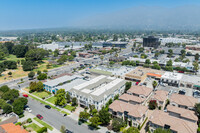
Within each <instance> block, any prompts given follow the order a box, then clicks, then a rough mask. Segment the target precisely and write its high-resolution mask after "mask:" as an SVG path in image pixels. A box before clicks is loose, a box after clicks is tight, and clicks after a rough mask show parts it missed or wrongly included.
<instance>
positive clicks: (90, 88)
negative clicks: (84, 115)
mask: <svg viewBox="0 0 200 133" xmlns="http://www.w3.org/2000/svg"><path fill="white" fill-rule="evenodd" d="M124 89H125V80H123V79H120V78H116V77H107V76H104V75H101V76H98V77H96V78H94V79H91V80H90V81H87V82H84V83H82V84H79V85H77V86H75V87H73V88H72V89H71V90H69V92H70V95H71V96H72V97H76V98H77V100H78V104H80V106H84V107H89V105H95V108H96V109H97V110H100V109H101V108H102V106H104V105H105V104H106V103H107V102H108V101H109V99H114V96H115V95H117V94H119V95H121V94H122V93H123V92H124Z"/></svg>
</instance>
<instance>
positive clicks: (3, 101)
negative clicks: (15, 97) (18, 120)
mask: <svg viewBox="0 0 200 133" xmlns="http://www.w3.org/2000/svg"><path fill="white" fill-rule="evenodd" d="M4 104H6V101H5V100H3V99H0V109H2V108H3V106H4Z"/></svg>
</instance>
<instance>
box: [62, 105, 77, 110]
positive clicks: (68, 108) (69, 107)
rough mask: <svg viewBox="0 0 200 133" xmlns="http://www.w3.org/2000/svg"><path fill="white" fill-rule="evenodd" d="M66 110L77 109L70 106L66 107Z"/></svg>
mask: <svg viewBox="0 0 200 133" xmlns="http://www.w3.org/2000/svg"><path fill="white" fill-rule="evenodd" d="M64 108H65V109H67V110H69V111H72V110H73V109H74V108H75V107H73V106H70V105H66V106H65V107H64Z"/></svg>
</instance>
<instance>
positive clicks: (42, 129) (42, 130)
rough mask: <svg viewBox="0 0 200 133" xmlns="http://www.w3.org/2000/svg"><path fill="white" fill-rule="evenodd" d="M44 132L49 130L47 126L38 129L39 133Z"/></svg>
mask: <svg viewBox="0 0 200 133" xmlns="http://www.w3.org/2000/svg"><path fill="white" fill-rule="evenodd" d="M44 132H47V127H42V128H40V129H39V130H38V131H37V133H44Z"/></svg>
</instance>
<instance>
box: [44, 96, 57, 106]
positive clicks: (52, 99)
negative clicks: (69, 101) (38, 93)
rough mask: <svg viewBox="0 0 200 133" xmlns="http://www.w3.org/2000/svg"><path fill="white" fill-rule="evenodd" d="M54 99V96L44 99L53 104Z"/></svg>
mask: <svg viewBox="0 0 200 133" xmlns="http://www.w3.org/2000/svg"><path fill="white" fill-rule="evenodd" d="M55 100H56V97H54V96H53V97H50V98H48V99H47V100H46V101H48V102H50V103H53V104H55Z"/></svg>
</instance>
